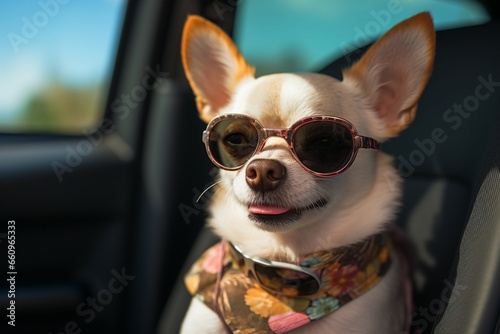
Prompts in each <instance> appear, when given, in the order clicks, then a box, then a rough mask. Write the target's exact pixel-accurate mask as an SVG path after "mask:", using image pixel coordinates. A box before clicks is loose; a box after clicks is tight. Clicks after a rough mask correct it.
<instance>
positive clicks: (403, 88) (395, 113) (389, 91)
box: [374, 63, 411, 127]
mask: <svg viewBox="0 0 500 334" xmlns="http://www.w3.org/2000/svg"><path fill="white" fill-rule="evenodd" d="M379 75H380V77H379V84H380V86H379V87H378V89H377V91H376V93H375V94H376V98H375V102H374V108H375V110H376V111H377V113H378V114H379V116H380V117H381V118H382V119H384V121H385V123H386V124H387V125H388V126H390V127H392V126H399V125H401V124H400V123H401V121H402V120H401V118H400V117H401V112H403V111H404V110H402V109H401V108H402V106H403V105H404V104H405V103H406V102H407V99H408V94H409V93H410V92H409V91H408V89H409V87H408V83H409V82H411V78H410V77H409V75H410V73H409V71H408V69H407V68H405V67H404V65H403V64H398V63H396V64H391V65H390V67H387V68H384V69H383V70H382V71H381V72H380V74H379Z"/></svg>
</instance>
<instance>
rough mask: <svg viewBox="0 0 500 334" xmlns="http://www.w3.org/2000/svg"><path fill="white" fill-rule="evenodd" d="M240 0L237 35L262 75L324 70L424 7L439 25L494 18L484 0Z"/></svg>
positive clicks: (448, 26) (247, 55)
mask: <svg viewBox="0 0 500 334" xmlns="http://www.w3.org/2000/svg"><path fill="white" fill-rule="evenodd" d="M233 2H234V1H233ZM235 5H237V11H236V18H235V28H234V39H235V42H236V44H237V45H238V47H239V48H240V50H241V52H242V53H243V55H244V56H245V58H246V59H247V61H248V62H249V63H250V64H252V65H253V66H255V67H256V70H257V75H263V74H268V73H276V72H300V71H316V70H319V69H321V68H322V67H324V66H325V65H327V64H329V63H330V62H331V61H332V60H334V59H336V58H338V57H340V56H342V55H346V54H347V53H348V52H350V51H352V50H355V49H357V48H359V47H361V46H364V45H366V44H368V43H369V42H370V41H374V40H376V39H377V37H379V36H380V35H382V34H383V33H384V32H386V31H387V30H389V29H390V28H391V27H392V26H394V25H395V24H397V23H398V22H400V21H402V20H404V19H406V18H408V17H410V16H413V15H415V14H417V13H419V12H422V11H430V13H431V15H432V16H433V19H434V23H435V26H436V29H437V30H439V29H447V28H452V27H460V26H469V25H477V24H481V23H484V22H487V21H488V20H489V16H488V14H487V12H486V11H485V10H484V8H483V7H482V6H481V5H479V4H478V3H477V2H475V1H466V0H456V1H443V0H441V1H439V0H419V1H414V0H356V1H345V0H316V1H308V0H273V1H268V0H252V1H249V0H239V1H237V2H236V3H235ZM220 12H221V14H223V13H224V11H220ZM221 19H224V18H223V16H222V15H221Z"/></svg>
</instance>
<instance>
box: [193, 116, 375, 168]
mask: <svg viewBox="0 0 500 334" xmlns="http://www.w3.org/2000/svg"><path fill="white" fill-rule="evenodd" d="M225 119H245V120H247V121H248V122H249V123H250V124H252V125H253V126H254V127H255V128H256V129H257V133H258V136H259V137H258V143H259V144H258V145H257V147H256V148H255V150H254V152H253V153H252V155H251V156H250V157H252V156H254V155H255V154H257V153H258V152H260V151H261V150H262V149H263V148H264V145H265V143H266V140H267V139H268V138H269V137H280V138H283V139H284V140H285V141H286V142H287V144H288V148H289V149H290V152H291V153H292V156H293V158H294V159H295V160H296V161H297V163H298V164H299V165H301V166H302V168H304V169H305V170H306V171H308V172H309V173H311V174H312V175H314V176H318V177H332V176H336V175H339V174H341V173H343V172H345V171H346V170H347V169H348V168H349V167H350V166H351V165H352V163H353V162H354V160H355V159H356V155H357V154H358V150H359V149H360V148H369V149H374V150H379V149H380V142H379V141H377V140H376V139H373V138H370V137H365V136H360V135H359V134H358V132H357V130H356V128H355V127H354V125H353V124H352V123H351V122H349V121H348V120H346V119H344V118H341V117H336V116H309V117H305V118H302V119H300V120H298V121H297V122H295V123H294V124H292V126H290V127H289V128H288V129H287V128H264V126H263V125H262V124H261V123H260V122H259V121H258V120H256V119H254V118H252V117H249V116H247V115H243V114H225V115H220V116H217V117H215V118H214V119H212V120H211V121H210V123H208V126H207V129H206V130H205V131H203V137H202V141H203V143H204V144H205V149H206V150H207V154H208V157H209V158H210V160H211V161H212V163H213V164H214V165H215V166H217V167H218V168H221V169H224V170H238V169H240V168H241V167H243V165H244V163H243V164H241V165H240V166H236V167H227V166H224V165H222V164H220V163H219V162H218V161H217V160H215V159H214V157H213V155H212V153H211V152H210V145H209V138H210V131H211V130H212V129H213V128H214V127H215V126H216V125H217V124H218V123H219V122H220V121H223V120H225ZM317 121H324V122H332V123H336V124H340V125H342V126H344V127H345V128H347V129H348V130H349V132H350V133H351V135H352V136H351V137H352V141H353V145H352V147H353V149H352V153H351V156H350V158H349V160H348V161H347V163H346V164H345V165H344V166H343V167H342V168H340V169H339V170H337V171H333V172H328V173H320V172H316V171H314V170H311V169H309V168H308V167H306V166H305V165H304V164H303V163H302V162H301V161H300V159H299V157H298V156H297V153H296V152H295V149H294V147H293V136H294V134H295V132H296V131H297V130H298V129H299V128H300V127H301V126H303V125H305V124H308V123H311V122H317ZM247 161H248V160H247Z"/></svg>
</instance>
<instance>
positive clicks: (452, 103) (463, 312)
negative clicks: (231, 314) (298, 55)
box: [158, 21, 500, 334]
mask: <svg viewBox="0 0 500 334" xmlns="http://www.w3.org/2000/svg"><path fill="white" fill-rule="evenodd" d="M499 33H500V24H499V22H493V21H492V22H489V23H487V24H484V25H480V26H472V27H465V28H458V29H451V30H445V31H439V32H437V33H436V38H437V43H436V59H435V65H434V71H433V74H432V77H431V79H430V81H429V84H428V85H427V88H426V89H425V91H424V94H423V96H422V98H421V100H420V102H419V107H418V110H417V116H416V119H415V121H414V122H413V124H412V125H411V126H410V127H409V128H408V129H407V130H405V131H404V132H403V133H402V134H401V135H400V136H399V137H398V138H395V139H391V140H390V141H388V142H387V143H384V144H383V150H384V151H386V152H388V153H390V154H391V155H393V156H394V158H395V160H394V162H395V164H396V166H397V167H398V169H399V171H400V174H401V175H402V176H403V178H404V181H405V183H404V196H403V206H402V209H401V212H400V213H399V215H398V218H397V221H396V223H397V224H398V225H399V226H400V227H401V228H403V229H404V230H405V231H406V232H407V234H408V235H409V236H410V237H411V239H412V240H413V241H414V244H415V249H416V252H417V256H418V265H417V270H416V272H415V277H414V279H415V287H416V288H415V299H414V301H415V304H416V308H415V312H414V313H413V314H412V319H411V323H412V328H413V329H419V330H420V331H421V332H422V333H471V334H472V333H499V329H500V317H499V314H500V285H499V284H498V282H500V170H499V169H500V43H498V39H499V36H500V34H499ZM362 53H363V52H362V51H361V52H359V50H356V51H354V52H353V53H351V54H349V55H347V56H344V57H342V58H340V59H338V60H337V61H335V62H333V63H332V64H331V65H329V66H327V67H326V68H325V69H324V70H322V71H321V72H322V73H325V74H328V75H332V76H334V77H336V78H339V79H340V78H341V77H342V76H341V70H342V69H343V68H346V67H348V66H349V65H350V63H351V62H352V61H353V60H354V59H355V58H359V56H360V55H361V54H362ZM480 86H481V87H482V88H478V87H480ZM460 105H461V106H462V107H460ZM460 108H461V109H460ZM189 112H192V113H193V114H194V113H195V111H194V110H193V111H189ZM183 113H184V114H186V113H187V111H185V110H183ZM200 137H201V133H200ZM199 145H200V147H201V143H200V144H199ZM199 152H203V151H202V150H200V151H199ZM197 159H198V158H197ZM199 159H205V160H207V161H208V159H207V158H206V157H200V158H199ZM207 182H208V181H207ZM388 182H391V180H388ZM197 218H203V217H197ZM169 219H179V217H178V214H177V216H176V217H173V216H172V217H169ZM216 240H217V239H216V237H215V236H214V235H213V234H212V233H211V232H210V231H209V230H207V229H204V230H202V232H201V233H200V234H199V237H198V239H197V240H196V242H195V243H194V244H193V246H192V249H191V252H190V254H189V256H188V257H187V259H186V262H185V265H184V268H183V269H182V271H181V273H180V275H179V277H178V280H177V282H176V283H175V285H174V286H173V289H172V292H171V294H170V297H169V299H168V301H167V303H166V306H165V309H164V311H163V314H162V316H161V318H160V321H159V323H158V333H178V331H179V326H180V324H181V322H182V319H183V316H184V313H185V311H186V309H187V307H188V304H189V302H190V298H191V297H190V296H189V294H188V293H187V291H186V289H185V287H184V285H183V280H182V277H183V275H184V273H185V272H186V270H187V269H188V268H189V266H190V265H191V263H192V262H193V261H194V260H195V259H196V258H197V257H198V256H199V255H200V254H201V253H202V252H203V251H204V250H205V249H207V248H208V247H209V246H210V245H211V244H213V243H215V242H216Z"/></svg>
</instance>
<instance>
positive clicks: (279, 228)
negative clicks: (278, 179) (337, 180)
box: [248, 198, 328, 232]
mask: <svg viewBox="0 0 500 334" xmlns="http://www.w3.org/2000/svg"><path fill="white" fill-rule="evenodd" d="M327 204H328V200H326V199H324V198H323V199H319V200H317V201H316V202H314V203H312V204H310V205H308V206H305V207H297V208H289V209H288V210H287V211H286V212H283V213H278V214H275V213H272V214H270V213H266V210H262V211H263V212H260V213H253V212H251V211H250V210H249V213H248V218H249V219H250V220H251V221H252V222H253V223H254V224H255V225H256V226H257V227H258V228H260V229H262V230H264V231H268V232H285V231H288V230H290V229H293V228H294V227H295V226H297V225H298V224H297V223H298V222H299V221H300V220H301V218H303V216H305V215H309V214H313V213H314V212H315V211H318V210H321V209H322V208H323V207H324V206H326V205H327ZM250 206H251V205H248V207H250ZM259 206H260V207H265V205H259ZM269 207H271V205H269ZM270 211H271V210H270Z"/></svg>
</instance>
